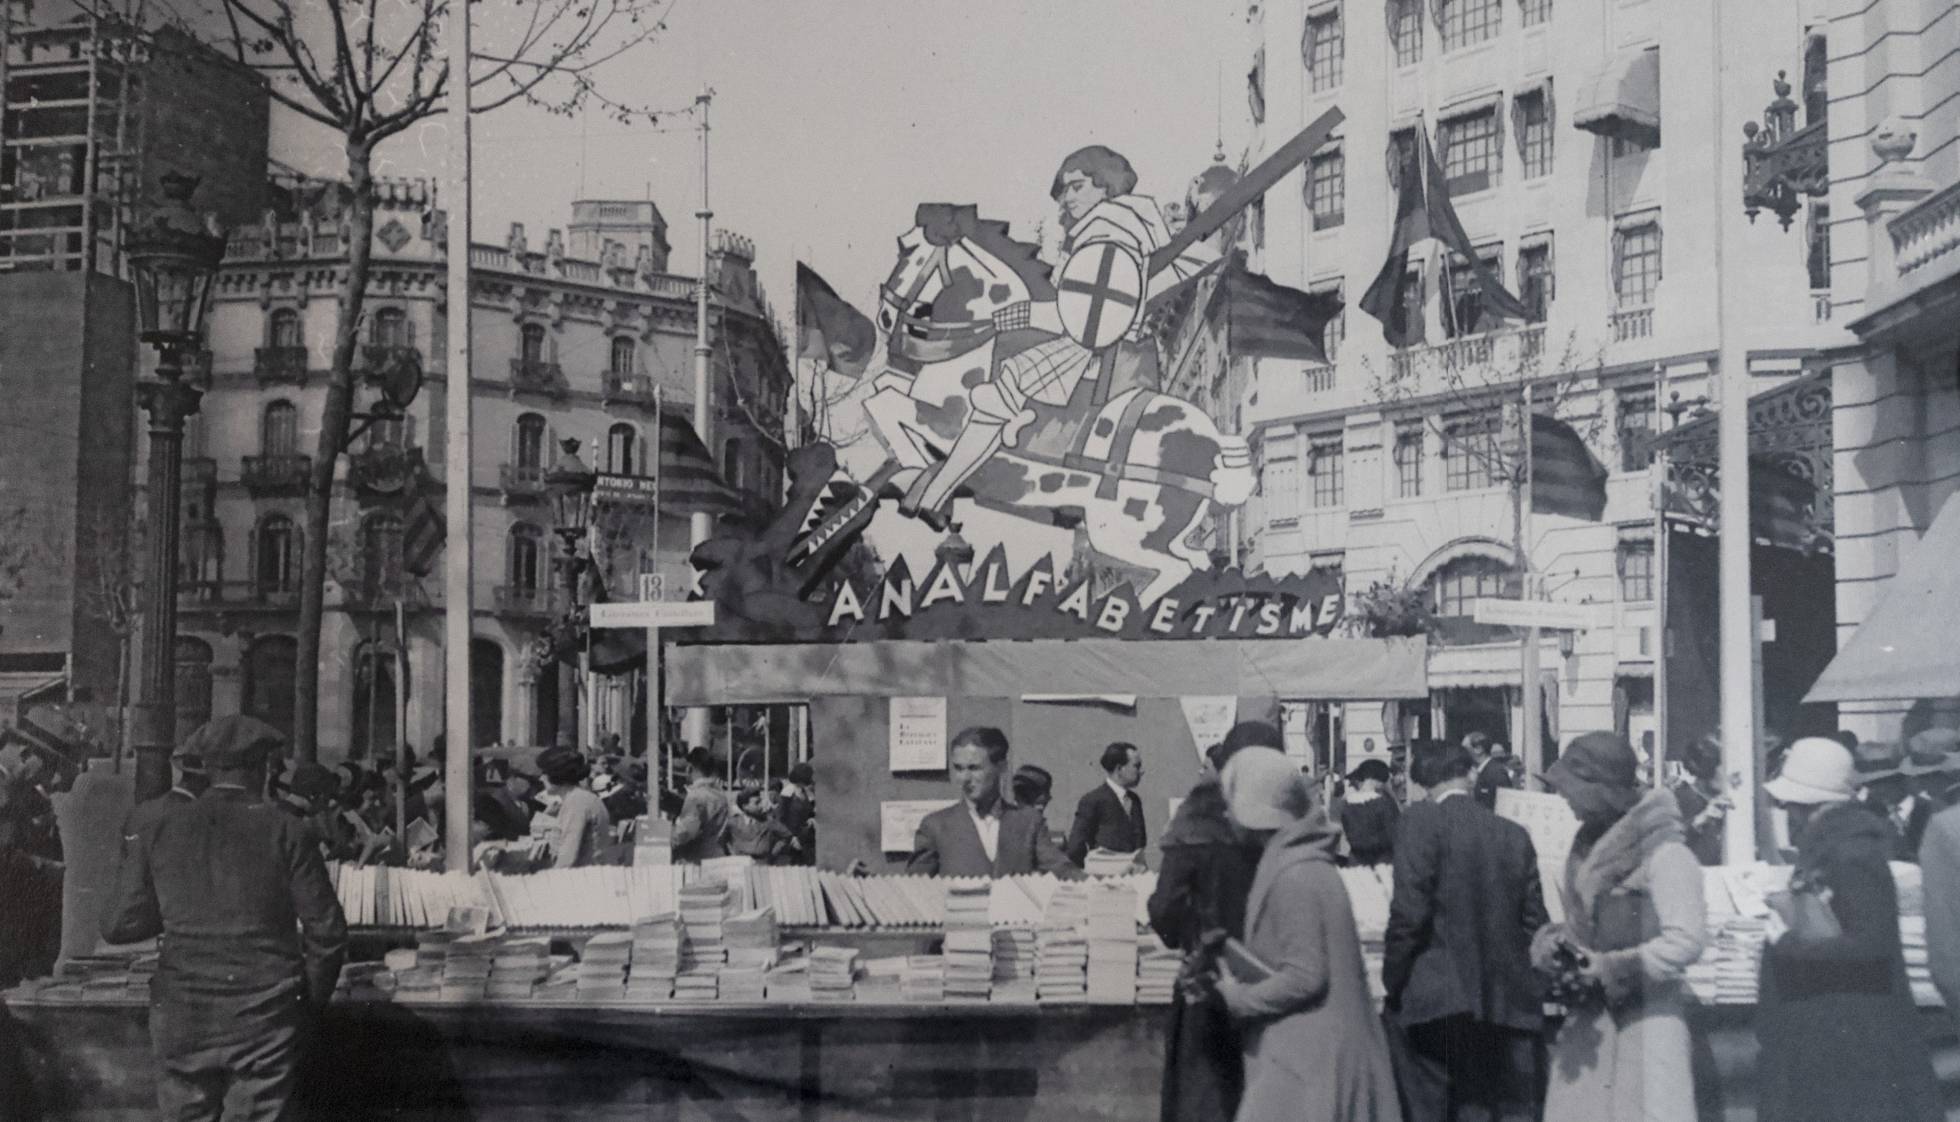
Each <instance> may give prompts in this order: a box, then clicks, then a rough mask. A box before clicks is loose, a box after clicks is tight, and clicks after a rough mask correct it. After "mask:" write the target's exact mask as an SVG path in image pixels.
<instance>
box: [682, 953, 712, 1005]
mask: <svg viewBox="0 0 1960 1122" xmlns="http://www.w3.org/2000/svg"><path fill="white" fill-rule="evenodd" d="M722 969H723V968H722V966H721V965H720V964H718V963H713V962H701V961H698V960H695V961H690V962H689V963H688V964H687V965H685V966H682V967H681V972H680V973H679V974H678V975H676V976H675V978H674V1000H675V1001H714V1000H717V999H719V998H720V997H721V972H722Z"/></svg>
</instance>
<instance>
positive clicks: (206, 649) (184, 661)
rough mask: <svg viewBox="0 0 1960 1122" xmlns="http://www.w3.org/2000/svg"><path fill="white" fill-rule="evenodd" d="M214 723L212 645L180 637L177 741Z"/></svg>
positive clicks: (178, 649)
mask: <svg viewBox="0 0 1960 1122" xmlns="http://www.w3.org/2000/svg"><path fill="white" fill-rule="evenodd" d="M210 719H211V644H209V643H207V642H205V641H204V640H202V639H194V638H192V637H191V636H189V635H179V636H177V739H178V740H180V741H181V740H183V738H184V737H185V736H187V735H189V734H190V732H191V731H192V730H194V729H196V728H197V726H199V725H201V724H203V723H204V722H206V721H208V720H210Z"/></svg>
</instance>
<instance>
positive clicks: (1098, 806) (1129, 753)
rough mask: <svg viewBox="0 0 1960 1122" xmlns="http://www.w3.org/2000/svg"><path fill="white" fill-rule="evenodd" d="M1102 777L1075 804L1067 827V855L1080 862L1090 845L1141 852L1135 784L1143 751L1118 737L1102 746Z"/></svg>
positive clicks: (1142, 837)
mask: <svg viewBox="0 0 1960 1122" xmlns="http://www.w3.org/2000/svg"><path fill="white" fill-rule="evenodd" d="M1101 763H1102V770H1103V781H1102V782H1101V783H1098V784H1097V785H1096V788H1095V790H1093V791H1090V792H1089V793H1088V794H1086V795H1084V796H1082V801H1080V802H1078V803H1076V804H1075V825H1074V826H1073V827H1071V828H1070V829H1069V832H1068V845H1066V846H1064V847H1063V850H1064V852H1066V853H1067V854H1068V859H1069V860H1071V861H1073V862H1075V863H1076V864H1077V865H1081V864H1084V863H1085V862H1086V861H1087V860H1088V857H1089V851H1090V850H1092V849H1101V850H1106V851H1108V852H1110V853H1138V852H1141V851H1142V849H1143V847H1144V843H1145V841H1146V840H1147V835H1146V833H1145V830H1144V826H1143V800H1142V799H1139V798H1138V797H1137V784H1138V783H1141V782H1142V781H1143V752H1142V751H1141V750H1140V749H1138V748H1137V746H1136V745H1134V744H1125V743H1123V742H1121V741H1118V742H1116V743H1115V744H1111V745H1110V746H1109V747H1107V748H1104V749H1103V753H1102V760H1101Z"/></svg>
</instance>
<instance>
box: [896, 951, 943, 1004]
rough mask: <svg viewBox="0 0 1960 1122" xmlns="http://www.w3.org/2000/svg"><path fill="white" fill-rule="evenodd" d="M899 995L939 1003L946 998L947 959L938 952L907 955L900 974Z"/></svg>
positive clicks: (907, 999)
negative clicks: (902, 971)
mask: <svg viewBox="0 0 1960 1122" xmlns="http://www.w3.org/2000/svg"><path fill="white" fill-rule="evenodd" d="M898 987H899V997H900V998H901V999H902V1000H905V1001H911V1002H927V1003H935V1004H936V1003H938V1002H942V1001H945V1000H946V960H945V959H944V958H942V957H940V956H939V955H936V954H915V955H907V956H906V958H905V973H904V974H902V975H900V976H899V981H898Z"/></svg>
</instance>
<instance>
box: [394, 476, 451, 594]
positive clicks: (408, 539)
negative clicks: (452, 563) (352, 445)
mask: <svg viewBox="0 0 1960 1122" xmlns="http://www.w3.org/2000/svg"><path fill="white" fill-rule="evenodd" d="M429 483H430V479H429V466H428V465H427V464H426V463H425V464H422V465H420V466H419V467H418V468H417V469H416V471H415V477H414V478H413V479H412V480H411V481H410V483H409V485H408V500H407V504H406V506H405V508H404V509H403V511H402V568H404V569H406V570H407V571H409V572H411V573H413V574H415V575H416V576H418V577H422V576H427V575H428V574H429V570H430V569H431V568H433V567H434V566H435V563H436V554H438V553H441V552H442V543H443V541H444V539H446V538H447V537H448V536H449V528H448V526H447V525H445V524H444V522H443V520H442V511H441V510H439V509H437V507H436V504H435V503H434V502H433V501H432V500H431V499H430V498H429V490H430V487H429Z"/></svg>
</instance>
